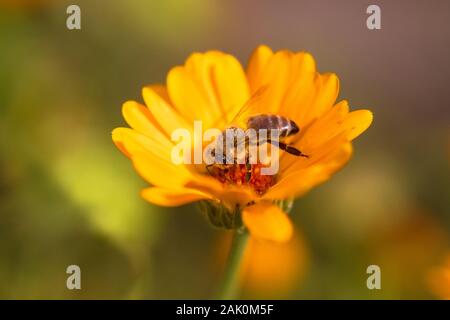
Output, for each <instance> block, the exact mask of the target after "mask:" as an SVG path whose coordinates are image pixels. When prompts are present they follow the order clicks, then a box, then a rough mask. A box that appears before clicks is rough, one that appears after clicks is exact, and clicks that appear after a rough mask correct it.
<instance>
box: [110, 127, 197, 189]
mask: <svg viewBox="0 0 450 320" xmlns="http://www.w3.org/2000/svg"><path fill="white" fill-rule="evenodd" d="M113 139H115V141H116V144H117V143H119V145H120V146H122V147H123V149H124V150H125V151H126V152H127V154H128V155H129V156H130V158H131V160H132V161H133V165H134V167H135V169H136V171H137V172H138V173H139V175H140V176H141V177H142V178H144V179H145V180H146V181H148V182H149V183H151V184H153V185H155V186H163V187H168V188H174V187H180V186H184V185H185V184H186V183H188V182H189V181H191V180H193V179H194V177H193V175H192V173H191V171H190V170H189V169H188V167H187V166H185V165H183V164H180V165H176V164H174V163H173V162H172V159H171V148H167V147H166V146H164V145H161V144H159V143H158V141H155V140H152V139H151V138H149V137H147V136H144V135H142V134H140V133H138V132H136V131H134V130H133V129H129V128H117V129H115V130H114V132H113Z"/></svg>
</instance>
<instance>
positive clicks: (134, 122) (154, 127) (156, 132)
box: [122, 101, 171, 144]
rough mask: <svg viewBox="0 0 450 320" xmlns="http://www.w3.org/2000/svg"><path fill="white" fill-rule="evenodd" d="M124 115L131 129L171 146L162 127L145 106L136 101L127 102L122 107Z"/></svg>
mask: <svg viewBox="0 0 450 320" xmlns="http://www.w3.org/2000/svg"><path fill="white" fill-rule="evenodd" d="M122 114H123V117H124V118H125V121H126V122H127V123H128V124H129V125H130V127H132V128H133V129H135V130H136V131H137V132H139V133H142V134H144V135H146V136H148V137H151V138H153V139H156V140H161V141H163V142H166V143H169V144H171V143H170V141H169V140H168V139H167V136H165V135H164V134H163V133H162V132H161V127H160V126H159V125H158V123H157V122H156V120H155V118H154V117H153V116H152V114H151V113H150V111H149V110H148V109H147V108H146V107H145V106H143V105H141V104H139V103H137V102H135V101H127V102H125V103H124V104H123V106H122Z"/></svg>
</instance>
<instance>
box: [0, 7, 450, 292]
mask: <svg viewBox="0 0 450 320" xmlns="http://www.w3.org/2000/svg"><path fill="white" fill-rule="evenodd" d="M69 4H78V5H79V6H80V7H81V16H82V30H79V31H76V30H75V31H69V30H67V28H66V18H67V14H66V8H67V6H68V5H69ZM369 4H378V5H379V6H380V7H381V10H382V29H381V30H377V31H370V30H368V29H367V28H366V18H367V14H366V8H367V6H368V5H369ZM448 21H450V2H449V1H445V0H442V1H437V0H432V1H406V0H405V1H370V2H369V1H359V0H358V1H357V0H355V1H349V0H346V1H324V0H321V1H266V0H252V1H219V0H217V1H216V0H214V1H211V0H164V1H157V0H149V1H144V0H115V1H104V0H94V1H93V0H77V1H66V0H59V1H51V0H40V1H37V0H35V1H33V0H0V298H7V299H15V298H25V299H33V298H50V299H56V298H69V299H78V298H85V299H91V298H114V299H126V298H145V299H164V298H192V299H197V298H210V297H211V296H212V294H213V293H214V291H215V290H216V288H217V281H218V278H219V276H220V270H221V266H222V262H223V259H224V257H225V256H226V253H227V243H228V242H229V241H228V238H229V235H228V234H227V233H226V232H222V231H217V230H214V229H212V228H211V227H210V226H209V225H208V223H207V221H206V219H205V218H204V217H203V216H202V215H201V214H200V213H198V211H197V210H196V207H195V205H189V206H185V207H181V208H174V209H167V208H159V207H156V206H153V205H151V204H148V203H146V202H144V201H143V200H142V199H140V197H139V190H140V189H141V188H142V187H144V186H145V185H146V184H145V182H143V181H142V180H141V179H140V178H139V177H138V176H137V174H136V173H135V172H134V170H133V168H132V167H131V165H130V163H129V161H128V160H127V159H126V158H125V157H123V156H122V155H121V154H120V153H119V151H118V150H116V148H115V147H114V146H113V144H112V142H111V131H112V129H113V128H115V127H117V126H121V125H123V124H124V122H123V119H122V117H121V104H122V103H123V102H124V101H126V100H129V99H132V100H138V101H142V99H141V96H140V92H141V88H142V87H143V86H144V85H146V84H149V83H155V82H164V80H165V74H166V72H167V71H168V70H169V69H170V68H171V67H172V66H174V65H177V64H182V63H183V61H184V59H185V58H186V57H187V56H188V55H189V54H190V53H191V52H194V51H205V50H209V49H219V50H223V51H226V52H229V53H232V54H234V55H236V56H237V57H238V58H239V59H240V61H241V62H242V63H243V64H244V65H245V64H246V61H247V58H248V57H249V55H250V53H251V51H252V50H253V49H254V48H255V47H256V46H257V45H259V44H267V45H269V46H271V47H272V48H274V49H282V48H288V49H291V50H306V51H309V52H311V53H312V54H313V55H314V57H315V58H316V61H317V64H318V68H319V70H320V71H321V72H326V71H331V72H336V73H337V74H338V75H339V77H340V80H341V93H340V97H341V98H344V97H345V98H347V99H349V101H350V103H351V105H352V106H353V108H370V109H371V110H372V111H373V112H374V115H375V120H374V123H373V125H372V127H371V128H370V129H369V130H368V131H367V133H365V134H364V135H363V136H361V137H360V139H358V140H357V141H356V143H355V154H354V157H353V159H352V161H351V162H350V163H349V165H348V166H347V167H345V168H344V169H343V170H342V171H341V172H339V173H338V174H337V175H336V176H335V177H334V178H333V179H331V180H330V181H329V182H328V183H326V184H324V185H322V186H320V187H318V188H316V189H314V190H313V191H311V192H310V193H309V194H307V195H306V196H305V197H303V198H301V199H298V200H297V202H296V203H295V207H294V210H293V213H292V217H293V219H294V221H295V225H296V229H297V231H296V237H295V239H294V240H293V241H292V242H291V243H289V244H288V245H285V246H281V247H280V246H276V245H270V244H264V243H253V242H252V243H251V245H250V249H249V250H250V251H248V252H247V255H246V262H245V264H244V267H243V268H244V269H245V270H247V274H249V276H247V277H246V278H245V279H246V280H245V281H243V285H244V291H243V295H242V297H245V298H289V299H314V298H324V299H336V298H342V299H345V298H354V299H377V298H381V299H412V298H419V299H422V298H423V299H433V298H439V296H438V295H436V294H435V292H433V289H432V286H430V285H429V282H430V281H429V275H430V270H433V268H435V267H436V266H439V265H440V264H441V263H442V261H444V260H443V259H444V258H445V256H446V255H448V254H449V253H450V242H449V236H450V234H449V232H450V202H449V198H450V192H449V190H450V184H449V181H450V179H449V177H450V176H449V161H450V140H449V138H450V130H449V128H450V127H449V124H450V109H449V107H450V95H449V89H448V86H449V83H450V63H449V60H448V59H449V57H450V28H448ZM71 264H77V265H79V266H80V267H81V270H82V280H81V285H82V290H80V291H76V290H75V291H69V290H67V288H66V278H67V276H68V275H67V274H66V272H65V271H66V268H67V266H68V265H71ZM371 264H377V265H379V266H380V267H381V272H382V289H381V290H373V291H370V290H368V289H367V287H366V279H367V276H368V275H367V274H366V268H367V266H368V265H371ZM248 270H250V271H248ZM244 272H245V271H244V270H243V273H244ZM442 285H445V284H442Z"/></svg>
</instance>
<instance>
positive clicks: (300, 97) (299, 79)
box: [280, 52, 316, 128]
mask: <svg viewBox="0 0 450 320" xmlns="http://www.w3.org/2000/svg"><path fill="white" fill-rule="evenodd" d="M294 59H295V60H296V64H295V65H296V70H293V72H294V75H293V80H292V83H291V84H290V85H289V87H288V88H287V90H286V94H285V95H284V98H283V102H282V105H281V109H280V115H283V116H286V117H288V118H289V119H292V120H294V121H295V122H296V123H297V125H299V126H300V127H301V128H302V127H303V126H304V124H305V121H304V120H305V119H304V117H303V114H305V113H306V110H308V109H309V108H310V106H311V104H312V102H313V99H314V97H315V93H316V85H315V83H314V80H315V77H316V64H315V61H314V58H313V57H312V56H311V54H309V53H307V52H299V53H297V54H295V57H294Z"/></svg>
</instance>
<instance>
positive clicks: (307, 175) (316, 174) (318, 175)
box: [263, 165, 330, 200]
mask: <svg viewBox="0 0 450 320" xmlns="http://www.w3.org/2000/svg"><path fill="white" fill-rule="evenodd" d="M329 176H330V174H329V170H327V168H325V167H323V166H321V165H315V166H311V167H307V168H305V169H303V170H295V171H293V172H292V173H290V174H288V175H286V176H284V177H283V178H282V179H281V180H280V181H278V182H277V183H276V184H275V185H274V186H273V187H271V188H270V189H269V191H267V193H265V194H264V195H263V199H267V200H282V199H287V198H294V197H299V196H301V195H303V194H305V193H306V192H308V191H309V190H311V188H313V187H315V186H316V185H318V184H320V183H322V182H324V181H326V180H327V179H328V178H329Z"/></svg>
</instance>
